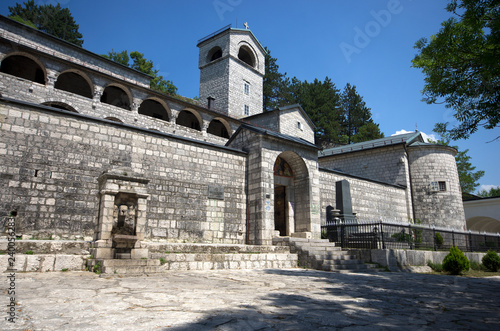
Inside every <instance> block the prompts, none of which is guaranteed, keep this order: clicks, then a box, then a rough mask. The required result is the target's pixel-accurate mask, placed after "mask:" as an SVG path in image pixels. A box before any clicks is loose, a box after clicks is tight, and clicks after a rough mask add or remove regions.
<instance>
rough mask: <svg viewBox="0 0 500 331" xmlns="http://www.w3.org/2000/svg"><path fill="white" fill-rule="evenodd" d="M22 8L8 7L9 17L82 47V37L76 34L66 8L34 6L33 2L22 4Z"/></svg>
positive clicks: (76, 31)
mask: <svg viewBox="0 0 500 331" xmlns="http://www.w3.org/2000/svg"><path fill="white" fill-rule="evenodd" d="M23 5H24V7H23V6H22V5H20V4H18V3H17V4H16V5H15V6H14V7H9V11H10V15H9V17H11V18H14V19H16V20H19V19H22V20H23V22H21V23H24V24H28V25H29V23H28V22H30V23H32V24H33V25H34V26H35V27H36V28H37V29H38V30H40V31H43V32H46V33H48V34H51V35H53V36H55V37H58V38H61V39H63V40H66V41H68V42H70V43H72V44H75V45H77V46H80V47H81V46H82V45H83V39H82V38H83V36H82V34H81V33H80V32H78V28H79V26H78V24H76V22H75V20H74V19H73V16H72V15H71V12H70V11H69V9H68V8H63V7H61V4H59V3H58V4H57V5H56V6H53V5H40V6H39V5H36V4H35V1H34V0H29V1H27V2H25V3H23Z"/></svg>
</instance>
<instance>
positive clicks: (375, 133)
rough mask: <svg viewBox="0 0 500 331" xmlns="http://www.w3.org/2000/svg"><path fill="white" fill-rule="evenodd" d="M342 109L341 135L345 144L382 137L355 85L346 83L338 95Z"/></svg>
mask: <svg viewBox="0 0 500 331" xmlns="http://www.w3.org/2000/svg"><path fill="white" fill-rule="evenodd" d="M340 103H341V109H342V135H343V136H344V139H347V144H350V143H353V142H363V141H367V140H373V139H378V138H383V137H384V134H382V133H381V132H380V129H379V128H378V125H377V124H375V123H373V120H372V114H371V112H370V108H368V107H366V103H365V102H364V101H363V97H362V96H360V95H359V94H358V92H357V91H356V86H353V85H351V84H349V83H347V84H346V86H345V88H344V91H342V94H341V97H340Z"/></svg>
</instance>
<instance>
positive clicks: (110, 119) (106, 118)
mask: <svg viewBox="0 0 500 331" xmlns="http://www.w3.org/2000/svg"><path fill="white" fill-rule="evenodd" d="M104 119H105V120H108V121H113V122H117V123H123V121H122V120H121V119H119V118H117V117H113V116H108V117H105V118H104Z"/></svg>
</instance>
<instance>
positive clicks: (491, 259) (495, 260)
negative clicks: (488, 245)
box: [481, 251, 500, 272]
mask: <svg viewBox="0 0 500 331" xmlns="http://www.w3.org/2000/svg"><path fill="white" fill-rule="evenodd" d="M481 262H483V265H484V267H485V268H486V269H488V270H489V271H493V272H497V271H498V269H500V256H498V254H497V253H496V252H494V251H488V253H486V255H485V256H483V259H482V260H481Z"/></svg>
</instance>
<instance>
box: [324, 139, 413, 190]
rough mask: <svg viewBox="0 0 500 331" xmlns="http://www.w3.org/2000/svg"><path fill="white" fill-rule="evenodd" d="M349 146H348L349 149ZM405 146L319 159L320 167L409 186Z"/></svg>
mask: <svg viewBox="0 0 500 331" xmlns="http://www.w3.org/2000/svg"><path fill="white" fill-rule="evenodd" d="M348 147H349V146H346V148H348ZM405 160H406V156H405V151H404V148H403V145H397V146H390V147H383V148H375V149H369V150H366V151H358V152H352V153H344V154H337V155H334V156H326V157H320V158H319V164H320V167H322V168H326V169H330V170H339V171H342V172H346V173H349V174H352V175H355V176H361V177H364V178H368V179H373V180H378V181H382V182H387V183H390V184H395V185H396V184H397V185H403V186H409V183H408V181H407V180H408V177H407V170H406V169H407V167H406V161H405Z"/></svg>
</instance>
